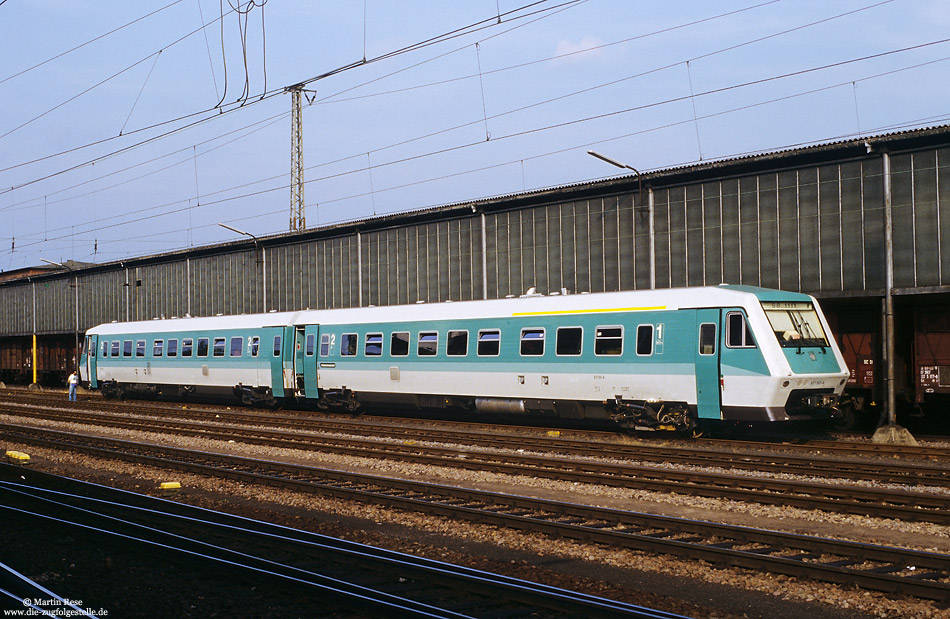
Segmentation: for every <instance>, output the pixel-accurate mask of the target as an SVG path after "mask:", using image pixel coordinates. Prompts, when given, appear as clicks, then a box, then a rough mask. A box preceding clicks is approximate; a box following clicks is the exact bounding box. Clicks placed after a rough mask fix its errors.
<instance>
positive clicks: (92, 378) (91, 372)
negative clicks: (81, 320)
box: [82, 335, 99, 389]
mask: <svg viewBox="0 0 950 619" xmlns="http://www.w3.org/2000/svg"><path fill="white" fill-rule="evenodd" d="M83 357H85V359H84V360H83V361H84V362H85V363H83V364H82V369H83V370H85V372H86V380H87V381H88V382H89V388H90V389H98V388H99V382H98V381H97V380H96V359H98V357H99V336H98V335H87V336H86V347H85V349H84V350H83Z"/></svg>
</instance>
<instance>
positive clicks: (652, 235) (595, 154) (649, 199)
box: [587, 150, 656, 290]
mask: <svg viewBox="0 0 950 619" xmlns="http://www.w3.org/2000/svg"><path fill="white" fill-rule="evenodd" d="M587 154H588V155H590V156H591V157H596V158H597V159H600V160H601V161H604V162H606V163H609V164H610V165H612V166H616V167H618V168H625V169H627V170H632V171H633V172H634V173H635V174H636V175H637V199H638V200H639V201H640V204H641V206H642V204H643V179H641V178H640V170H638V169H636V168H635V167H633V166H632V165H627V164H626V163H623V162H620V161H617V160H616V159H613V158H611V157H608V156H607V155H603V154H601V153H598V152H597V151H594V150H589V151H587ZM647 213H648V218H649V221H648V224H647V225H648V226H649V229H650V237H649V238H650V289H651V290H652V289H654V288H656V262H655V261H656V257H655V256H654V247H655V243H656V239H655V232H654V225H653V190H652V189H650V190H649V195H648V196H647Z"/></svg>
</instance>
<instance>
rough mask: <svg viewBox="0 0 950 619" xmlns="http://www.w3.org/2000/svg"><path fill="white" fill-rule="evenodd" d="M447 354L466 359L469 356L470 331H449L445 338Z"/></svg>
mask: <svg viewBox="0 0 950 619" xmlns="http://www.w3.org/2000/svg"><path fill="white" fill-rule="evenodd" d="M445 354H447V355H449V356H450V357H464V356H465V355H467V354H468V331H449V334H448V337H446V338H445Z"/></svg>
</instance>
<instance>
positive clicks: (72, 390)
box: [67, 370, 79, 402]
mask: <svg viewBox="0 0 950 619" xmlns="http://www.w3.org/2000/svg"><path fill="white" fill-rule="evenodd" d="M67 382H68V383H69V401H70V402H75V401H76V387H78V386H79V373H78V372H76V371H75V370H74V371H73V373H72V374H70V375H69V379H68V380H67Z"/></svg>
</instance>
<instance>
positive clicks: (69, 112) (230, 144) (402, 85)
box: [0, 0, 950, 270]
mask: <svg viewBox="0 0 950 619" xmlns="http://www.w3.org/2000/svg"><path fill="white" fill-rule="evenodd" d="M230 3H231V4H229V2H228V0H221V1H218V2H214V1H212V0H177V1H176V0H157V1H151V0H149V1H146V0H142V1H140V2H116V1H108V0H104V1H102V2H96V3H76V2H67V1H65V0H0V58H2V59H3V60H2V62H0V109H2V110H3V113H2V114H0V221H2V224H0V270H10V269H16V268H20V267H24V266H29V265H35V264H42V261H43V260H52V261H57V262H59V261H63V260H81V261H89V262H108V261H112V260H121V259H124V258H127V257H131V256H141V255H151V254H155V253H161V252H165V251H172V250H178V249H182V248H186V247H190V246H198V245H204V244H208V243H216V242H221V241H226V240H234V239H235V238H236V235H235V234H234V233H233V232H229V231H228V230H225V229H223V228H221V227H219V226H218V225H217V224H218V222H223V223H227V224H228V225H231V226H233V227H235V228H239V229H241V230H245V231H247V232H250V233H252V234H255V235H257V236H263V235H267V234H274V233H280V232H286V231H287V230H288V227H289V214H290V189H289V184H290V144H291V127H290V105H291V102H290V95H288V94H285V93H283V92H282V90H283V88H284V87H286V86H290V85H292V84H296V83H300V82H304V81H308V80H311V79H312V78H316V77H317V76H320V75H323V74H325V73H329V72H335V71H336V70H337V69H340V68H342V67H350V66H352V68H349V69H348V70H344V71H340V72H335V73H334V74H333V75H332V76H329V77H326V78H324V79H315V80H313V81H308V83H307V88H308V89H310V90H312V91H315V94H313V95H311V96H313V97H314V98H313V102H312V103H311V104H309V105H307V104H305V108H304V112H303V121H304V158H303V159H304V165H305V167H306V173H305V177H306V179H307V184H306V189H305V198H306V204H307V212H306V217H307V224H308V227H316V226H321V225H327V224H332V223H337V222H341V221H348V220H355V219H363V218H367V217H373V216H374V215H384V214H391V213H398V212H403V211H409V210H415V209H419V208H426V207H430V206H436V205H440V204H450V203H455V202H462V201H468V200H476V199H479V198H484V197H489V196H496V195H504V194H509V193H517V192H522V191H530V190H534V189H540V188H544V187H550V186H555V185H562V184H570V183H576V182H583V181H588V180H592V179H597V178H605V177H610V176H613V175H616V174H618V173H621V172H622V171H621V170H618V169H616V168H613V167H611V166H609V165H607V164H606V163H603V162H601V161H598V160H596V159H594V158H592V157H589V156H588V155H587V154H586V151H587V150H589V149H594V150H597V151H599V152H602V153H604V154H607V155H609V156H611V157H613V158H615V159H618V160H620V161H623V162H625V163H627V164H629V165H632V166H634V167H636V168H637V169H639V170H640V171H642V172H646V171H650V170H655V169H662V168H666V167H672V166H680V165H689V164H693V163H698V162H700V161H707V160H715V159H720V158H728V157H733V156H738V155H743V154H747V153H754V152H760V151H768V150H775V149H782V148H788V147H795V146H799V145H806V144H811V143H816V142H821V141H828V140H837V139H842V138H846V137H851V136H854V135H862V134H870V133H881V132H888V131H894V130H900V129H905V128H914V127H922V126H931V125H935V124H943V123H946V122H948V118H950V109H948V104H947V100H948V97H947V95H948V89H947V84H948V83H950V42H944V41H943V40H944V39H947V38H948V37H950V27H948V26H950V6H948V5H947V4H946V3H945V2H942V1H940V0H891V1H886V2H881V1H880V0H866V1H859V0H839V1H835V2H823V1H807V0H806V1H798V0H776V1H767V0H747V1H732V0H728V1H720V2H701V1H698V0H695V1H677V0H673V1H669V0H664V1H660V0H655V1H654V0H642V1H636V2H634V1H632V0H586V1H571V0H548V1H543V2H535V1H534V0H520V1H510V0H457V1H451V2H450V1H448V0H441V1H436V0H412V1H410V0H365V1H364V0H346V1H344V0H336V1H333V0H327V1H322V2H306V1H304V2H299V1H298V2H287V1H285V0H266V2H263V5H262V0H256V2H255V3H252V4H251V3H247V2H244V4H242V5H241V11H242V13H243V14H239V13H238V12H235V11H233V10H232V8H233V7H237V6H238V5H237V0H230ZM222 5H223V9H222ZM222 12H223V13H224V17H223V18H222ZM203 25H206V27H205V28H202V26H203ZM447 33H454V34H452V35H451V36H446V37H443V35H446V34H447ZM435 37H443V38H441V39H438V40H435V41H433V42H432V44H430V45H425V46H418V44H419V43H422V42H424V41H429V40H431V39H433V38H435ZM242 38H243V42H244V44H243V45H242ZM413 46H416V47H413ZM73 48H77V49H73ZM405 48H411V49H410V50H409V51H405V52H403V53H398V54H393V55H391V56H390V54H391V53H392V52H394V51H397V50H402V49H405ZM906 48H914V49H906ZM901 50H904V51H901ZM387 56H388V57H387ZM380 57H384V58H382V59H380V60H378V61H373V60H374V59H376V58H380ZM364 59H367V60H369V61H370V62H367V63H365V64H364V63H363V62H362V61H363V60H364ZM225 75H226V79H225ZM219 102H220V104H219Z"/></svg>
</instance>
